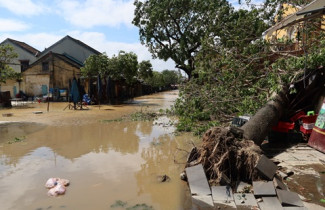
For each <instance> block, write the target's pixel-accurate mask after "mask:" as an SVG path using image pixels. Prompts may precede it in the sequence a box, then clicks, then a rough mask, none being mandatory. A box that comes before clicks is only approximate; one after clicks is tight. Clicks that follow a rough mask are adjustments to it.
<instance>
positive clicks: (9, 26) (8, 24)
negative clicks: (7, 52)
mask: <svg viewBox="0 0 325 210" xmlns="http://www.w3.org/2000/svg"><path fill="white" fill-rule="evenodd" d="M28 28H29V26H28V25H27V24H26V23H23V22H21V21H18V20H12V19H4V18H0V32H9V31H24V30H26V29H28Z"/></svg>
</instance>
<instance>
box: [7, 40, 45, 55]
mask: <svg viewBox="0 0 325 210" xmlns="http://www.w3.org/2000/svg"><path fill="white" fill-rule="evenodd" d="M7 40H8V41H10V42H12V43H14V44H15V45H17V46H19V47H21V48H22V49H24V50H26V51H27V52H29V53H30V54H33V55H34V56H37V55H38V54H39V53H40V51H39V50H37V49H35V48H34V47H32V46H30V45H28V44H26V43H25V42H20V41H17V40H14V39H10V38H8V39H7Z"/></svg>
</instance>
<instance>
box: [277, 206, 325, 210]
mask: <svg viewBox="0 0 325 210" xmlns="http://www.w3.org/2000/svg"><path fill="white" fill-rule="evenodd" d="M283 210H308V208H306V207H298V206H290V207H283ZM310 210H311V209H310ZM315 210H316V209H315ZM320 210H321V209H320Z"/></svg>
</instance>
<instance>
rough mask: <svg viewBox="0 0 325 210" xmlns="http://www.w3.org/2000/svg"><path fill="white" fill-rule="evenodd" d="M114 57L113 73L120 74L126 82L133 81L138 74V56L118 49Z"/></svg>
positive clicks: (130, 82)
mask: <svg viewBox="0 0 325 210" xmlns="http://www.w3.org/2000/svg"><path fill="white" fill-rule="evenodd" d="M116 59H117V60H116V62H117V65H115V67H117V69H115V74H116V75H117V73H118V74H119V75H120V76H122V77H123V78H124V79H125V80H126V83H128V84H132V83H134V82H135V81H136V79H137V78H136V77H137V75H138V56H137V55H136V54H135V53H133V52H129V53H127V52H124V51H120V52H119V54H118V56H117V57H116Z"/></svg>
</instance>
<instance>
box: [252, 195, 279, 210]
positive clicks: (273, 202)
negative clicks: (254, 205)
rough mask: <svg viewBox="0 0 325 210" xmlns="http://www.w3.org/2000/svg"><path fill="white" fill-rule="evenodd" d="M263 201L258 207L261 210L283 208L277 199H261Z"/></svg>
mask: <svg viewBox="0 0 325 210" xmlns="http://www.w3.org/2000/svg"><path fill="white" fill-rule="evenodd" d="M262 199H263V201H262V202H259V203H258V205H259V207H260V209H261V210H282V209H283V207H282V205H281V203H280V201H279V199H278V198H277V197H262Z"/></svg>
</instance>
